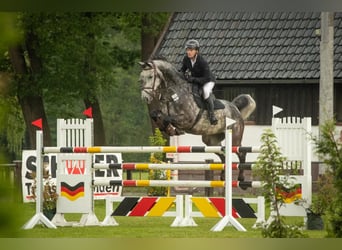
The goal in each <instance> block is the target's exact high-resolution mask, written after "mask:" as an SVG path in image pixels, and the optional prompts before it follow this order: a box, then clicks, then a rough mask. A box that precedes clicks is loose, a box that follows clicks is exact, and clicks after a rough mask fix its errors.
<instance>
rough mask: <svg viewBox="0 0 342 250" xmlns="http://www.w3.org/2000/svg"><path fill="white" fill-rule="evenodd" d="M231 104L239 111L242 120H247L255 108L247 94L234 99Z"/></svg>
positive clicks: (252, 100)
mask: <svg viewBox="0 0 342 250" xmlns="http://www.w3.org/2000/svg"><path fill="white" fill-rule="evenodd" d="M232 103H233V104H234V105H235V106H236V107H237V108H238V109H239V110H240V113H241V116H242V118H243V119H244V120H245V119H247V118H248V117H249V116H250V115H251V114H252V113H253V111H254V110H255V108H256V103H255V101H254V99H253V98H252V97H251V96H250V95H248V94H241V95H239V96H237V97H235V98H234V100H233V101H232Z"/></svg>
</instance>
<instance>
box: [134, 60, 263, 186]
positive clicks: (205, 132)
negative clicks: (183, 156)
mask: <svg viewBox="0 0 342 250" xmlns="http://www.w3.org/2000/svg"><path fill="white" fill-rule="evenodd" d="M140 65H141V66H142V71H141V73H140V78H139V81H140V84H141V95H142V98H143V100H145V101H146V102H147V103H148V105H149V110H150V115H151V118H152V119H153V120H154V121H155V123H156V124H157V126H158V128H159V129H160V130H161V131H164V132H166V133H167V134H169V135H179V134H182V133H184V132H186V133H190V134H195V135H202V141H203V143H204V144H206V145H207V146H221V141H223V140H224V137H225V129H226V126H225V121H226V117H228V118H230V119H233V120H235V121H236V123H234V124H233V125H231V126H230V128H231V129H232V136H233V138H232V144H233V146H241V141H242V135H243V131H244V120H245V119H247V117H249V116H250V114H251V113H252V112H253V111H254V109H255V107H256V104H255V101H254V100H253V98H252V97H251V96H250V95H248V94H241V95H239V96H238V97H236V98H235V99H234V100H233V101H232V102H228V101H226V100H219V99H216V100H215V116H216V118H217V119H218V123H217V124H216V125H211V124H210V121H209V119H208V112H207V110H206V106H205V104H204V102H203V100H202V97H201V91H200V87H198V86H197V85H195V84H191V83H188V82H187V81H186V80H185V79H184V76H183V75H182V74H181V73H180V72H179V71H178V70H177V69H176V68H175V67H174V66H173V65H172V64H171V63H169V62H167V61H164V60H152V61H149V62H140ZM217 155H218V156H219V157H220V159H221V161H222V162H223V163H224V162H225V157H224V154H223V153H222V154H217ZM237 155H238V158H239V161H240V163H244V162H245V161H246V153H237ZM223 178H224V172H222V173H221V179H223ZM238 180H239V181H243V180H244V175H243V170H242V169H241V170H239V176H238Z"/></svg>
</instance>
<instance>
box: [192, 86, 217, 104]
mask: <svg viewBox="0 0 342 250" xmlns="http://www.w3.org/2000/svg"><path fill="white" fill-rule="evenodd" d="M191 91H192V95H193V97H194V100H195V103H196V104H197V106H198V107H199V108H200V109H207V104H206V102H205V101H204V100H203V98H202V94H203V93H202V92H203V90H202V88H201V87H200V86H199V85H198V84H192V90H191ZM211 95H212V96H213V97H214V110H217V109H224V104H223V103H222V102H221V101H220V100H218V99H216V98H215V96H214V94H213V93H211Z"/></svg>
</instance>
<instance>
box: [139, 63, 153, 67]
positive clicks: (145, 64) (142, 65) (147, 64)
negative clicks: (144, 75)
mask: <svg viewBox="0 0 342 250" xmlns="http://www.w3.org/2000/svg"><path fill="white" fill-rule="evenodd" d="M139 64H140V66H141V68H142V69H151V68H152V67H153V64H152V63H151V62H139Z"/></svg>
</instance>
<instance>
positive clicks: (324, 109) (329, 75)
mask: <svg viewBox="0 0 342 250" xmlns="http://www.w3.org/2000/svg"><path fill="white" fill-rule="evenodd" d="M333 101H334V13H333V12H322V13H321V43H320V81H319V125H322V124H324V123H325V122H326V121H327V120H331V119H333V108H334V102H333Z"/></svg>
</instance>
